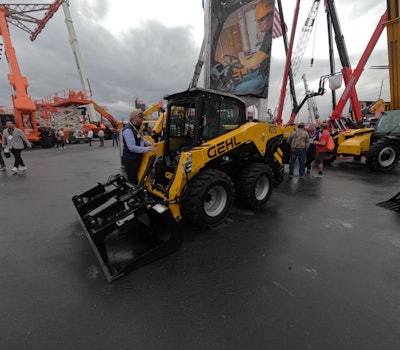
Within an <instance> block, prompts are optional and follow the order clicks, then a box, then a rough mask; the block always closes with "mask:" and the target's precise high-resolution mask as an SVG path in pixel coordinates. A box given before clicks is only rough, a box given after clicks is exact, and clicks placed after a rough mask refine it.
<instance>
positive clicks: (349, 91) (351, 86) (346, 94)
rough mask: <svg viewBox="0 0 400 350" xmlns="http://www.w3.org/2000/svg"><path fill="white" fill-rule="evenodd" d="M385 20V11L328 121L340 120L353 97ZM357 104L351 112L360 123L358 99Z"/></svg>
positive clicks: (386, 14)
mask: <svg viewBox="0 0 400 350" xmlns="http://www.w3.org/2000/svg"><path fill="white" fill-rule="evenodd" d="M387 18H388V13H387V11H385V13H384V14H383V15H382V16H381V18H380V20H379V22H378V25H377V26H376V28H375V31H374V33H373V34H372V37H371V39H370V41H369V42H368V45H367V47H366V48H365V50H364V53H363V54H362V56H361V58H360V61H359V62H358V64H357V67H356V69H355V70H354V72H353V73H352V74H350V75H349V76H348V77H347V83H346V88H345V90H344V91H343V94H342V96H341V97H340V100H339V102H338V104H337V106H336V107H335V109H334V110H333V112H332V115H331V116H330V118H329V119H330V120H333V119H338V118H340V115H341V113H342V111H343V108H344V106H345V104H346V103H347V101H348V99H349V98H352V97H354V95H353V94H354V92H355V86H356V84H357V82H358V79H359V78H360V76H361V73H362V71H363V70H364V67H365V64H366V63H367V61H368V59H369V57H370V56H371V53H372V51H373V49H374V47H375V45H376V43H377V42H378V40H379V37H380V36H381V34H382V32H383V29H384V28H385V23H386V21H387ZM352 102H353V99H352ZM357 103H358V109H356V106H355V105H354V104H353V110H354V112H355V116H356V120H357V121H360V120H362V115H361V107H360V104H359V102H358V99H357Z"/></svg>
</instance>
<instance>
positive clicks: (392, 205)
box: [377, 192, 400, 213]
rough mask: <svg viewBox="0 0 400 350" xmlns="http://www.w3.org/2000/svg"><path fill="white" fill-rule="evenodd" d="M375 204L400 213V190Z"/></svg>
mask: <svg viewBox="0 0 400 350" xmlns="http://www.w3.org/2000/svg"><path fill="white" fill-rule="evenodd" d="M377 205H378V206H380V207H383V208H386V209H390V210H393V211H396V212H398V213H400V192H399V193H397V194H396V195H395V196H393V197H392V198H390V199H388V200H387V201H384V202H380V203H378V204H377Z"/></svg>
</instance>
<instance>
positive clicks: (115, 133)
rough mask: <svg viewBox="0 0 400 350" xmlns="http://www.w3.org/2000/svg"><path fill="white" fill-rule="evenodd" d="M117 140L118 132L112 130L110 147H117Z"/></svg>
mask: <svg viewBox="0 0 400 350" xmlns="http://www.w3.org/2000/svg"><path fill="white" fill-rule="evenodd" d="M118 138H119V132H118V130H113V131H112V142H113V143H112V145H113V147H114V146H118V141H119V140H118Z"/></svg>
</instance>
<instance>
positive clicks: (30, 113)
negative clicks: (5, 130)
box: [0, 6, 39, 142]
mask: <svg viewBox="0 0 400 350" xmlns="http://www.w3.org/2000/svg"><path fill="white" fill-rule="evenodd" d="M6 12H7V9H6V8H5V7H4V6H0V35H2V37H3V41H4V48H5V54H6V57H7V61H8V65H9V68H10V74H8V80H9V82H10V84H11V86H12V87H13V90H14V94H12V95H11V98H12V102H13V106H14V117H15V118H16V122H17V125H18V127H19V128H20V129H21V130H22V131H23V132H24V133H25V135H26V136H27V138H28V140H29V141H33V142H35V141H39V133H38V127H37V123H36V118H35V113H34V112H35V111H36V106H35V103H34V102H33V101H32V100H31V98H30V97H29V95H28V91H27V89H28V86H29V84H28V80H27V79H26V77H25V76H23V75H22V74H21V70H20V67H19V64H18V60H17V56H16V54H15V49H14V47H13V45H12V42H11V38H10V31H9V29H8V23H7V17H6Z"/></svg>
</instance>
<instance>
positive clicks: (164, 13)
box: [0, 0, 390, 120]
mask: <svg viewBox="0 0 400 350" xmlns="http://www.w3.org/2000/svg"><path fill="white" fill-rule="evenodd" d="M25 2H28V1H25ZM49 2H51V1H38V0H36V1H32V3H49ZM321 2H322V4H321V5H320V11H319V16H318V21H317V23H316V24H315V25H314V33H315V34H314V33H313V34H312V35H311V37H310V40H309V43H308V45H307V49H306V51H305V53H304V57H303V59H302V61H301V64H300V67H299V70H298V73H297V76H296V77H295V83H296V94H297V99H298V100H299V101H301V99H302V98H303V96H304V84H303V80H302V79H301V76H302V75H303V74H305V75H306V77H307V80H308V86H309V88H310V90H316V89H317V88H318V82H319V77H320V76H321V75H326V74H328V73H329V60H328V45H327V34H326V16H325V13H324V9H323V1H322V0H321ZM6 3H21V2H20V1H11V0H9V1H7V2H6ZM294 3H296V1H295V0H291V1H286V0H283V1H282V4H283V10H284V16H285V20H286V23H287V25H288V28H289V31H290V30H291V27H292V17H293V13H294ZM312 3H313V1H311V0H302V2H301V8H300V15H299V20H298V26H297V28H298V29H297V36H296V37H298V36H299V35H300V33H301V29H302V28H303V25H304V22H305V20H306V18H307V15H308V13H309V11H310V8H311V5H312ZM335 3H336V9H337V12H338V14H339V16H340V21H341V27H342V31H343V34H344V37H345V41H346V44H347V50H348V53H349V56H350V60H351V65H352V68H353V69H354V68H355V67H356V65H357V63H358V60H359V58H360V57H361V54H362V52H363V50H364V48H365V47H366V45H367V43H368V40H369V39H370V36H371V35H372V32H373V30H374V29H375V27H376V24H377V23H378V20H379V18H380V16H381V15H382V14H383V12H384V10H385V7H386V1H385V0H379V1H378V2H377V1H375V0H364V1H362V2H361V1H358V2H355V1H348V0H337V1H336V2H335ZM70 11H71V15H72V19H73V24H74V28H75V32H76V34H77V37H78V44H79V47H80V51H81V54H82V58H83V65H84V67H85V70H86V73H87V76H88V79H89V81H90V85H91V88H92V93H93V100H94V101H95V102H97V103H98V104H100V105H103V106H107V108H108V111H109V112H110V113H111V114H112V115H114V116H115V117H116V118H118V119H123V118H126V116H127V115H128V114H129V112H130V110H131V109H132V108H133V106H134V100H135V98H141V99H143V100H144V102H145V103H146V104H147V105H148V106H149V105H151V104H152V103H156V102H158V101H159V100H160V98H161V97H162V96H163V95H164V94H169V93H174V92H178V91H182V90H185V89H186V88H187V87H188V85H189V83H190V81H191V79H192V76H193V72H194V67H195V64H196V62H197V58H198V55H199V52H200V45H201V42H202V37H203V26H204V22H203V15H204V13H203V8H202V4H201V0H169V1H165V0H153V1H139V0H134V1H126V0H70ZM10 32H11V39H12V43H13V45H14V48H15V51H16V55H17V58H18V62H19V65H20V69H21V72H22V74H23V75H24V76H26V77H27V79H28V82H29V87H28V93H29V95H30V96H31V98H32V99H35V100H36V99H40V98H42V97H46V96H48V95H51V94H53V93H55V92H57V91H60V90H63V89H67V88H76V89H80V88H81V83H80V79H79V75H78V70H77V66H76V63H75V59H74V56H73V53H72V48H71V45H70V43H69V37H68V32H67V28H66V25H65V20H64V12H63V10H62V8H60V9H59V10H58V12H57V13H56V14H55V15H54V17H53V18H51V20H50V21H49V22H48V23H47V25H46V27H45V28H44V30H43V31H42V32H41V33H40V34H39V36H38V37H37V39H36V40H35V41H34V42H31V41H30V39H29V34H28V33H26V32H24V31H22V30H21V29H19V28H16V27H14V26H12V25H10ZM314 35H316V37H315V38H314ZM296 45H297V41H295V48H296ZM272 50H273V51H272V63H271V83H270V89H269V92H270V94H269V100H268V105H269V107H270V108H271V109H272V110H274V109H275V107H276V106H277V104H278V100H279V94H280V91H281V81H282V76H283V68H284V65H285V55H284V49H283V42H282V40H281V39H274V41H273V48H272ZM336 56H337V54H336ZM311 57H314V64H313V66H312V67H310V60H311ZM387 61H388V59H387V50H386V31H384V33H383V34H382V37H381V39H380V41H379V43H378V45H377V47H376V49H375V51H374V52H373V54H372V55H371V58H370V60H369V61H368V63H367V65H366V69H365V71H364V73H363V74H362V77H361V79H360V81H359V83H358V84H357V91H358V96H359V99H360V100H377V99H378V98H379V97H383V98H384V99H385V100H389V99H390V97H389V80H388V71H387V70H374V69H370V68H369V67H370V66H372V65H386V64H387ZM336 67H337V71H339V70H340V68H341V66H340V62H339V60H338V57H337V63H336ZM8 73H9V68H8V65H7V61H6V60H5V57H4V53H3V55H2V60H1V61H0V105H5V106H11V105H12V103H11V93H12V88H11V86H10V84H9V82H8V79H7V74H8ZM382 82H383V85H382V92H381V93H380V90H381V83H382ZM199 85H202V81H200V82H199ZM341 92H342V90H339V91H338V98H339V97H340V94H341ZM287 101H289V100H287ZM316 102H317V105H318V109H319V111H320V113H321V115H322V118H323V119H325V116H328V113H329V112H330V111H331V109H332V108H331V94H330V90H328V91H327V93H326V94H325V96H323V97H316ZM290 108H291V107H290V103H289V102H287V103H286V108H285V113H286V115H287V117H285V116H284V120H285V119H287V118H288V116H289V114H290ZM307 116H308V112H307V108H306V106H305V107H304V108H303V109H302V111H301V113H300V118H303V119H304V120H306V118H307Z"/></svg>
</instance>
